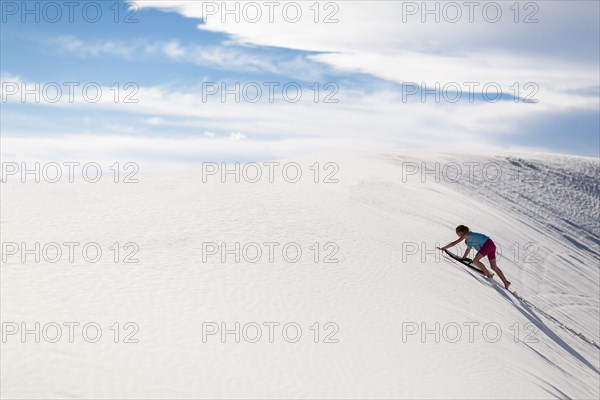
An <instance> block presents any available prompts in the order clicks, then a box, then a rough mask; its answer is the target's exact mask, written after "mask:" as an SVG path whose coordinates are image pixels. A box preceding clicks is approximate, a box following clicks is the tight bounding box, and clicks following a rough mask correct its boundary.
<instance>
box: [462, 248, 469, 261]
mask: <svg viewBox="0 0 600 400" xmlns="http://www.w3.org/2000/svg"><path fill="white" fill-rule="evenodd" d="M470 251H471V247H467V250H465V254H463V256H462V258H467V256H468V255H469V252H470Z"/></svg>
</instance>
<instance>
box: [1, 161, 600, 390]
mask: <svg viewBox="0 0 600 400" xmlns="http://www.w3.org/2000/svg"><path fill="white" fill-rule="evenodd" d="M294 161H296V162H298V163H300V164H301V165H302V166H303V172H304V174H305V175H303V179H301V181H300V182H298V183H293V184H292V183H287V182H285V181H283V180H282V179H279V178H277V179H276V180H275V182H274V183H269V182H267V181H266V180H265V179H263V180H262V181H261V182H259V183H248V182H240V183H235V182H232V181H231V180H230V181H229V182H228V183H221V182H219V180H218V179H215V178H213V179H209V181H208V182H207V183H203V182H202V176H201V175H202V174H201V168H200V167H190V168H188V169H185V170H173V171H153V172H147V173H141V174H139V176H138V178H139V179H140V182H139V183H137V184H115V183H113V182H111V180H110V179H103V180H102V181H100V182H98V183H96V184H90V183H86V182H81V181H78V182H76V183H72V184H71V183H68V182H64V181H62V182H59V183H55V184H50V183H40V184H35V183H33V184H32V183H26V184H23V183H19V182H15V181H14V180H13V181H8V182H6V183H3V184H2V194H1V205H2V222H1V228H2V242H3V243H6V242H16V243H22V242H26V243H29V244H30V247H32V246H33V243H35V242H40V243H41V244H42V245H43V244H45V243H49V242H57V243H63V242H80V243H87V242H97V243H98V244H100V245H101V246H102V249H103V256H102V258H101V260H100V261H99V262H97V263H90V262H86V261H85V260H83V259H82V258H81V257H80V253H76V254H79V255H77V256H76V261H75V262H69V260H68V259H67V257H65V256H63V258H61V260H60V261H59V262H56V263H49V262H40V263H35V262H33V261H32V260H31V259H29V261H28V262H26V263H23V262H21V259H20V255H6V254H4V255H3V256H4V257H5V258H6V259H5V260H4V261H5V262H3V264H2V269H1V319H2V323H3V333H4V334H5V335H4V336H5V337H3V342H2V344H1V346H2V347H1V353H2V359H1V381H2V385H1V396H2V397H6V398H94V399H100V398H156V399H158V398H161V399H162V398H230V399H231V398H427V399H431V398H473V399H484V398H495V399H497V398H504V399H509V398H515V399H516V398H518V399H534V398H535V399H539V398H598V396H599V395H600V374H599V369H600V364H599V363H600V352H599V349H598V347H595V346H594V345H592V344H590V343H588V342H586V341H584V340H582V339H581V338H580V337H577V336H575V335H573V334H572V333H571V332H569V331H567V330H565V329H563V328H561V327H560V326H559V325H558V324H557V323H556V322H555V321H553V320H550V319H548V318H546V317H545V316H543V315H542V314H540V313H539V312H538V311H537V310H535V309H533V308H531V307H529V306H527V305H526V304H524V303H522V302H520V301H519V300H518V299H517V298H515V297H514V296H513V295H512V294H510V293H508V292H506V291H505V290H504V289H503V288H502V287H501V285H500V283H499V280H496V283H491V282H489V281H487V280H485V279H484V278H482V277H481V276H479V275H478V274H477V273H476V272H474V271H471V270H469V269H467V268H465V267H463V266H462V265H460V264H457V263H453V262H450V261H449V260H447V259H444V258H442V257H440V255H439V253H436V252H435V251H434V248H435V246H436V244H437V245H440V244H446V243H447V242H449V241H451V240H454V239H455V238H456V236H455V234H454V227H455V226H456V225H458V224H460V223H464V224H466V225H469V226H470V227H471V228H472V229H473V230H475V231H479V232H483V233H486V234H489V235H490V236H491V237H492V238H493V239H494V241H495V242H496V243H497V244H498V246H499V247H500V248H501V249H502V258H500V259H499V266H500V267H501V268H502V269H503V270H504V272H505V274H506V275H507V277H508V278H509V279H510V280H511V281H512V282H513V284H512V287H511V289H514V290H516V291H517V292H518V293H519V294H520V295H521V296H522V297H523V298H525V299H527V300H528V301H530V302H531V303H532V304H535V305H536V306H537V307H539V308H540V309H542V310H544V311H545V312H547V313H548V314H549V315H552V316H553V317H554V318H556V320H558V321H561V322H562V323H564V324H565V325H566V326H568V327H570V328H571V329H573V330H574V331H577V332H581V333H582V334H583V335H584V336H585V337H586V338H588V339H590V340H593V341H596V342H598V341H599V337H600V331H599V330H600V316H599V308H600V305H599V296H600V294H599V290H600V284H599V280H600V271H599V259H600V251H599V245H600V223H599V218H598V210H599V204H600V189H599V187H598V184H599V178H600V172H599V171H600V166H599V164H598V161H597V160H593V159H587V158H579V157H565V156H554V155H531V154H521V155H518V156H515V155H510V156H509V155H506V156H494V157H492V156H490V157H483V156H482V157H480V158H473V157H471V156H466V155H465V156H462V155H456V154H455V155H449V154H425V153H424V154H415V153H409V152H405V153H387V154H374V153H351V152H345V153H334V154H326V155H319V156H314V157H304V158H302V159H301V160H294ZM315 161H320V162H321V167H322V166H323V165H324V164H325V163H326V162H335V163H336V164H337V165H339V172H338V173H337V174H336V175H335V178H337V179H338V180H339V182H338V183H322V182H320V183H314V182H313V181H312V175H310V172H311V170H309V169H308V167H309V166H310V165H311V164H313V163H314V162H315ZM423 162H427V163H428V167H429V168H434V163H435V162H439V163H440V164H439V165H440V171H441V172H440V175H441V174H443V173H444V171H445V173H447V174H450V173H451V172H452V170H451V167H449V166H450V165H452V166H454V164H450V163H456V164H457V165H460V166H462V167H463V168H464V169H463V176H462V179H460V180H459V181H457V182H452V179H449V178H448V176H446V175H442V176H441V177H442V179H439V182H436V179H435V178H436V177H435V176H434V175H432V174H429V175H424V176H422V175H421V171H422V164H421V163H423ZM465 162H477V163H479V164H477V165H476V166H475V167H474V168H475V169H474V171H475V172H474V176H473V179H471V178H469V177H468V176H466V174H467V169H466V167H465V164H464V163H465ZM493 164H494V165H497V166H494V167H490V165H493ZM415 165H416V166H417V167H418V168H419V169H418V170H416V172H415V169H414V167H415ZM482 167H483V168H484V169H486V171H485V173H488V176H487V178H488V179H483V178H482V176H484V175H482V172H481V168H482ZM494 168H499V171H501V174H502V175H501V176H500V177H499V178H498V179H495V178H494V176H493V175H492V174H493V173H494ZM511 168H512V170H514V169H517V170H519V171H521V173H525V174H526V175H527V177H528V178H529V179H525V180H524V179H522V176H521V177H515V176H514V175H510V174H509V171H511ZM142 171H144V169H143V168H142ZM321 172H322V174H323V175H321V176H320V177H319V178H320V180H322V179H323V177H324V171H323V170H322V171H321ZM444 176H446V178H447V179H444ZM449 176H450V178H453V177H454V175H449ZM438 177H439V175H438ZM115 242H118V243H120V245H121V253H120V255H119V260H122V258H123V257H124V256H125V255H126V254H128V253H129V251H128V250H124V249H122V245H123V244H125V243H127V242H135V243H137V245H138V246H139V251H138V252H137V254H136V255H135V258H137V259H139V263H137V264H133V263H123V262H118V263H115V262H114V261H113V259H112V258H113V254H112V253H111V252H110V250H109V247H110V246H111V245H112V244H113V243H115ZM207 242H216V243H221V242H226V243H227V244H228V246H229V248H233V243H235V242H240V243H242V245H243V244H246V243H250V242H256V243H259V244H264V243H266V242H279V243H281V244H285V243H291V242H295V243H297V244H298V245H299V246H300V247H301V248H302V250H303V253H302V257H301V259H300V261H298V262H296V263H292V262H289V261H286V260H285V259H284V258H283V256H282V255H281V247H278V248H277V250H276V251H275V256H274V257H275V259H274V261H273V262H270V261H269V259H268V256H267V255H266V254H263V257H262V258H261V259H260V260H259V261H258V262H256V263H251V262H248V261H245V260H243V259H242V260H241V261H240V262H239V263H236V262H235V261H234V260H233V256H231V255H230V256H228V259H227V262H225V263H223V262H221V261H220V258H219V255H214V256H210V257H208V260H207V261H206V262H203V243H207ZM314 243H319V245H318V246H319V247H320V248H321V251H320V253H319V262H315V260H314V252H313V251H312V250H311V249H310V247H311V246H313V245H314ZM328 243H329V244H330V246H329V247H328V248H324V245H325V244H328ZM336 246H337V248H339V251H337V253H336V254H335V255H334V256H332V257H334V258H336V259H337V260H338V262H337V263H326V262H323V258H324V257H325V256H327V255H331V253H333V251H334V250H335V249H336ZM263 249H265V247H263ZM292 253H293V252H290V253H289V254H292ZM250 256H251V255H250ZM250 256H249V257H250ZM486 262H487V261H486ZM23 322H25V323H26V324H27V325H26V327H27V328H29V329H33V327H34V324H35V323H36V322H39V323H40V326H41V327H44V326H45V325H46V326H49V325H47V324H49V323H51V322H56V323H57V324H59V325H62V326H64V325H63V324H64V323H65V322H78V323H80V324H81V325H80V326H79V327H77V328H76V329H75V337H74V340H73V343H70V342H69V340H68V334H67V329H66V328H64V329H63V336H62V337H61V339H60V340H58V341H57V342H56V343H50V342H49V341H48V340H46V339H47V337H49V336H52V337H53V336H54V335H53V334H52V335H51V332H53V331H52V330H51V328H48V331H47V332H46V336H42V338H41V339H40V343H36V342H35V340H34V339H35V338H34V335H33V334H30V335H28V336H25V340H24V343H23V340H21V339H22V338H21V331H19V332H17V333H16V334H14V335H8V334H7V330H10V329H12V328H14V326H18V327H19V329H21V328H22V326H21V323H23ZM88 322H95V323H97V324H99V326H100V327H101V328H102V333H103V335H102V338H101V339H100V340H99V341H98V342H97V343H89V342H88V341H86V340H85V339H83V338H82V335H81V326H83V325H84V324H85V323H88ZM115 322H119V324H120V326H119V331H120V336H119V338H118V343H115V341H114V335H113V333H114V331H113V330H111V329H110V327H111V326H113V324H114V323H115ZM127 322H133V323H135V324H136V325H137V326H138V327H139V331H138V332H137V333H135V335H134V336H133V338H135V339H137V340H138V343H124V339H125V336H126V334H127V333H131V332H133V330H132V329H133V328H132V326H133V325H130V326H128V328H127V329H125V326H124V324H125V323H127ZM236 322H239V323H240V326H241V327H244V326H246V328H247V330H246V331H245V332H241V333H242V334H243V333H245V336H242V337H241V339H240V342H239V343H236V342H235V337H234V335H233V334H229V335H227V336H226V337H225V340H224V341H223V340H221V338H220V335H218V334H217V335H211V336H207V337H206V340H203V329H204V331H205V332H206V329H208V327H214V326H220V324H221V323H226V324H227V325H226V326H227V327H228V328H229V329H233V328H234V327H235V323H236ZM270 322H271V323H278V324H280V325H278V326H274V328H273V329H274V337H273V343H271V342H270V341H269V338H268V327H267V326H268V325H265V324H268V323H270ZM11 323H14V324H16V325H14V324H11ZM211 323H215V324H216V325H213V324H211ZM252 323H256V324H258V326H261V327H262V337H261V338H260V340H258V341H257V342H256V343H250V342H249V341H248V340H247V339H249V338H250V339H251V338H253V337H254V336H255V335H254V332H255V331H254V330H253V329H255V327H256V325H253V324H252ZM287 323H295V324H297V326H300V327H301V328H302V334H301V336H300V338H299V340H298V341H297V342H296V343H289V342H288V341H286V338H287V339H290V338H293V337H294V336H295V331H294V329H290V330H289V331H288V332H287V333H288V336H286V337H284V336H283V334H282V327H283V325H285V324H287ZM315 323H319V327H318V332H319V337H318V338H317V340H316V341H317V343H315V334H314V332H315V330H317V329H316V326H315V325H314V324H315ZM328 323H330V324H329V325H326V324H328ZM436 324H439V325H438V326H439V329H438V331H437V335H436ZM486 324H487V325H486ZM484 325H485V327H486V328H485V329H484ZM290 326H296V325H290ZM469 326H471V327H472V328H471V329H472V332H470V330H469ZM311 327H312V329H311ZM422 328H426V329H428V330H429V333H428V334H427V335H425V337H422V335H421V333H422ZM498 328H499V329H500V331H498ZM40 329H42V328H40ZM414 329H419V331H418V332H416V333H414V332H413V331H414ZM90 332H91V333H90V336H94V335H93V332H92V331H90ZM457 332H460V333H461V334H462V335H461V336H460V337H456V333H457ZM409 333H414V334H409ZM471 333H472V335H471ZM470 336H471V337H470ZM335 341H337V343H336V342H335ZM327 342H331V343H327Z"/></svg>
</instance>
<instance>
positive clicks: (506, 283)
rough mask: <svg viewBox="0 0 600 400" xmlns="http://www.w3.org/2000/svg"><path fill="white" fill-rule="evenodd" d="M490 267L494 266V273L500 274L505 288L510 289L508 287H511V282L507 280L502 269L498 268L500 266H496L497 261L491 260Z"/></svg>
mask: <svg viewBox="0 0 600 400" xmlns="http://www.w3.org/2000/svg"><path fill="white" fill-rule="evenodd" d="M490 265H491V266H492V269H493V270H494V271H496V273H497V274H498V276H499V277H500V279H502V283H504V287H505V288H506V289H508V287H509V286H510V282H509V281H508V279H506V277H505V276H504V273H503V272H502V270H501V269H500V268H498V265H497V264H496V259H493V260H490Z"/></svg>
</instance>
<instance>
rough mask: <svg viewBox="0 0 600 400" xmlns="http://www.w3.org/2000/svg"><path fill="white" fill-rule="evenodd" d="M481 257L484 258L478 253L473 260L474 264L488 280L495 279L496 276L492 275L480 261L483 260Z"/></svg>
mask: <svg viewBox="0 0 600 400" xmlns="http://www.w3.org/2000/svg"><path fill="white" fill-rule="evenodd" d="M481 257H483V256H482V255H481V254H479V253H477V255H476V256H475V259H474V260H473V264H475V265H476V266H477V268H479V269H480V270H481V271H482V272H483V274H484V275H485V276H486V277H487V278H493V277H494V274H491V273H490V271H488V269H487V268H486V267H485V265H483V263H482V262H481V261H479V260H481Z"/></svg>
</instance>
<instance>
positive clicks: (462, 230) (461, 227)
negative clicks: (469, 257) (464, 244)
mask: <svg viewBox="0 0 600 400" xmlns="http://www.w3.org/2000/svg"><path fill="white" fill-rule="evenodd" d="M456 231H457V232H460V233H463V234H464V233H469V232H470V231H471V230H470V229H469V227H468V226H465V225H459V226H457V227H456Z"/></svg>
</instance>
